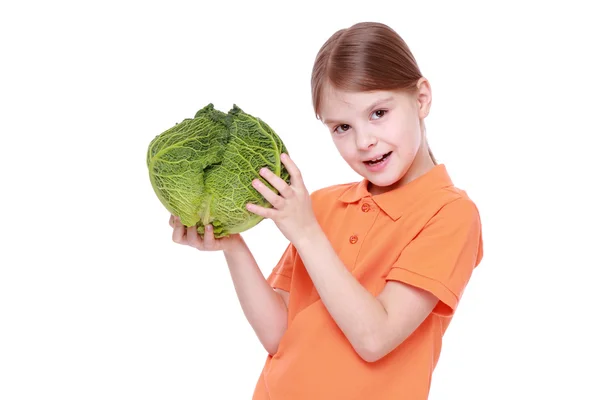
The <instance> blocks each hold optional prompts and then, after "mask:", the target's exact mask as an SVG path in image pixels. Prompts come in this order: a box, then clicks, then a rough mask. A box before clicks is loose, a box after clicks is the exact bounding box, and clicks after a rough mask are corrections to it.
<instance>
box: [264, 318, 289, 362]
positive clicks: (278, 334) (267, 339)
mask: <svg viewBox="0 0 600 400" xmlns="http://www.w3.org/2000/svg"><path fill="white" fill-rule="evenodd" d="M286 330H287V324H286V325H284V326H281V327H280V328H279V329H277V330H274V331H271V334H270V335H264V336H262V337H261V343H262V345H263V347H264V348H265V350H266V351H267V353H269V355H271V356H274V355H275V354H276V353H277V351H278V350H279V343H280V342H281V338H282V337H283V334H284V333H285V331H286Z"/></svg>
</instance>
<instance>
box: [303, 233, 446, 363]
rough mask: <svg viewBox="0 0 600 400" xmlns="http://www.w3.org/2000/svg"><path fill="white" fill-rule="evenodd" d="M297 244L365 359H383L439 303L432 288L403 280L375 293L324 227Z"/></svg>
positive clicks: (319, 287)
mask: <svg viewBox="0 0 600 400" xmlns="http://www.w3.org/2000/svg"><path fill="white" fill-rule="evenodd" d="M296 248H297V250H298V253H299V254H300V257H301V258H302V260H303V262H304V265H305V267H306V270H307V271H308V274H309V275H310V277H311V279H312V281H313V283H314V285H315V287H316V289H317V291H318V292H319V295H320V296H321V300H322V301H323V304H324V305H325V307H326V308H327V310H328V311H329V313H330V314H331V316H332V318H333V319H334V320H335V322H336V323H337V325H338V326H339V327H340V329H341V330H342V332H343V333H344V335H345V336H346V337H347V338H348V340H349V342H350V344H351V345H352V347H354V349H355V351H356V352H357V353H358V355H359V356H360V357H361V358H363V359H364V360H365V361H368V362H374V361H377V360H378V359H380V358H382V357H383V356H385V355H386V354H387V353H389V352H390V351H391V350H393V349H394V348H395V347H396V346H398V345H399V344H400V343H402V342H403V341H404V340H405V339H406V338H407V337H408V336H409V335H410V334H411V333H412V332H413V331H414V330H415V329H416V328H417V327H418V326H419V325H420V324H421V322H423V320H424V319H425V318H426V317H427V316H428V315H429V313H430V312H431V311H432V310H433V308H434V306H435V304H436V303H437V298H436V297H435V296H433V295H432V294H431V293H429V292H426V291H424V290H421V289H417V288H415V287H412V286H409V285H406V284H403V283H400V282H388V283H387V284H386V286H385V289H384V290H383V291H382V293H381V294H380V295H379V296H378V297H375V296H373V295H372V294H371V293H370V292H369V291H367V289H365V288H364V287H363V286H362V285H361V284H360V283H359V282H358V281H357V280H356V279H355V278H354V276H352V274H351V273H350V272H349V271H348V270H347V269H346V267H345V266H344V264H343V263H342V262H341V260H340V259H339V257H338V256H337V254H336V253H335V250H334V249H333V248H332V247H331V245H330V243H329V241H328V240H327V237H326V236H325V234H324V233H323V231H322V230H320V229H318V230H316V231H315V232H313V234H311V235H307V236H306V238H305V239H304V240H302V241H299V242H298V243H297V244H296Z"/></svg>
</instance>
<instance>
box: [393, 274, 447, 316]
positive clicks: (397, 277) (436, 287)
mask: <svg viewBox="0 0 600 400" xmlns="http://www.w3.org/2000/svg"><path fill="white" fill-rule="evenodd" d="M386 280H393V281H399V282H403V283H407V284H409V285H411V286H415V287H418V288H419V289H423V290H426V291H428V292H430V293H431V294H433V295H434V296H436V297H437V298H438V299H439V300H440V301H439V302H438V303H437V305H436V306H435V307H434V309H433V313H434V314H438V315H441V316H451V315H452V314H453V313H454V310H456V306H457V305H458V298H457V297H456V295H455V294H454V293H452V291H451V290H450V289H448V288H447V287H446V286H445V285H444V284H443V283H441V282H439V281H436V280H434V279H431V278H429V277H427V276H424V275H421V274H417V273H416V272H412V271H409V270H407V269H403V268H398V267H394V268H392V270H391V271H390V272H389V274H388V275H387V277H386Z"/></svg>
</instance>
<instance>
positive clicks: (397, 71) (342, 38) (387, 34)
mask: <svg viewBox="0 0 600 400" xmlns="http://www.w3.org/2000/svg"><path fill="white" fill-rule="evenodd" d="M422 77H423V75H422V74H421V71H420V70H419V66H418V65H417V61H416V60H415V58H414V56H413V54H412V53H411V51H410V49H409V48H408V45H407V44H406V43H405V42H404V40H403V39H402V38H401V37H400V35H398V33H396V32H395V31H394V30H393V29H391V28H390V27H389V26H387V25H384V24H382V23H378V22H360V23H357V24H355V25H352V26H351V27H350V28H346V29H340V30H339V31H337V32H335V33H334V34H333V35H332V36H331V37H330V38H329V39H327V41H326V42H325V43H324V44H323V46H322V47H321V49H320V50H319V53H318V54H317V57H316V59H315V63H314V66H313V71H312V77H311V86H312V101H313V107H314V110H315V115H316V116H317V118H319V119H320V117H319V106H320V104H321V95H322V91H323V87H324V86H325V84H326V83H329V84H331V85H332V86H333V87H335V88H338V89H341V90H348V91H372V90H404V91H407V92H409V93H416V92H417V82H418V81H419V79H421V78H422ZM428 147H429V146H428ZM429 156H430V157H431V159H432V160H433V163H434V164H437V161H436V159H435V157H434V156H433V153H432V152H431V149H429Z"/></svg>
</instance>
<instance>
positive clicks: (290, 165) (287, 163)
mask: <svg viewBox="0 0 600 400" xmlns="http://www.w3.org/2000/svg"><path fill="white" fill-rule="evenodd" d="M280 158H281V162H282V163H283V166H284V167H285V169H287V171H288V172H289V173H290V182H291V184H292V186H298V185H304V182H303V181H302V174H301V173H300V169H299V168H298V166H297V165H296V163H294V162H293V161H292V159H291V158H290V156H289V155H287V154H285V153H282V154H281V156H280Z"/></svg>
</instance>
